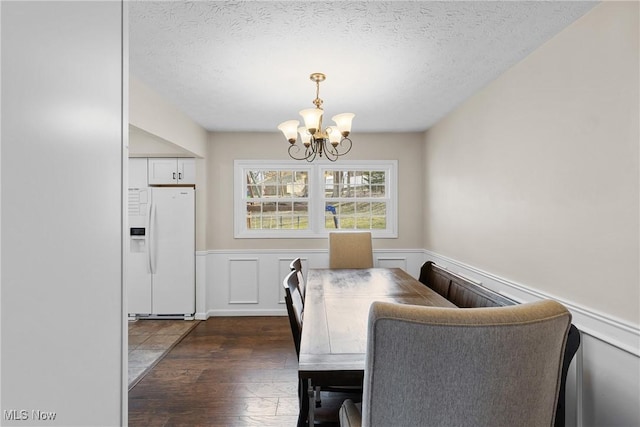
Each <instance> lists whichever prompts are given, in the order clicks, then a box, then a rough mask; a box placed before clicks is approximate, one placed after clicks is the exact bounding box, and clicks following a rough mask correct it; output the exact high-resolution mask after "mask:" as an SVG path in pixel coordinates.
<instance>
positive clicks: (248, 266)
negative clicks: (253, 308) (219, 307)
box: [229, 258, 260, 304]
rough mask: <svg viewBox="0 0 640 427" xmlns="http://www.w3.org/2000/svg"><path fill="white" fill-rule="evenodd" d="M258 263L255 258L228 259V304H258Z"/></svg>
mask: <svg viewBox="0 0 640 427" xmlns="http://www.w3.org/2000/svg"><path fill="white" fill-rule="evenodd" d="M258 270H259V261H258V259H257V258H245V259H243V258H230V259H229V279H230V280H229V304H258V303H259V302H260V300H259V292H258V289H259V287H258V277H259V274H258V273H259V271H258Z"/></svg>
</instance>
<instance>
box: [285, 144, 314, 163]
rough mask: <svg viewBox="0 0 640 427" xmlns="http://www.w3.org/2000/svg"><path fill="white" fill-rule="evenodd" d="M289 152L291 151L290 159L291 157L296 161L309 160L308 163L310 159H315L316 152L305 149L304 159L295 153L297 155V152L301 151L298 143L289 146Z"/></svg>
mask: <svg viewBox="0 0 640 427" xmlns="http://www.w3.org/2000/svg"><path fill="white" fill-rule="evenodd" d="M288 151H289V157H291V158H292V159H294V160H307V161H310V160H309V158H310V157H311V158H312V159H313V158H315V152H314V151H313V150H311V149H310V148H309V147H307V148H305V150H304V156H302V157H298V156H296V155H295V154H294V153H297V152H299V151H301V149H300V145H298V144H297V143H295V144H291V145H289V150H288Z"/></svg>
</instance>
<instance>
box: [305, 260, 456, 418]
mask: <svg viewBox="0 0 640 427" xmlns="http://www.w3.org/2000/svg"><path fill="white" fill-rule="evenodd" d="M374 301H386V302H394V303H400V304H413V305H421V306H434V307H451V308H456V306H455V305H454V304H452V303H451V302H449V301H448V300H447V299H445V298H444V297H442V296H441V295H440V294H438V293H437V292H435V291H433V290H431V289H430V288H428V287H427V286H425V285H424V284H422V283H420V282H419V281H417V280H416V279H415V278H413V277H412V276H411V275H409V274H408V273H407V272H405V271H404V270H402V269H400V268H367V269H309V271H308V273H307V282H306V293H305V301H304V317H303V323H302V338H301V342H300V356H299V360H298V374H299V377H300V379H301V380H305V381H306V382H308V384H309V387H308V388H307V389H306V390H304V393H303V394H304V396H303V398H302V401H301V405H302V406H303V409H302V411H307V412H308V419H309V425H312V422H313V417H314V414H313V408H314V406H315V405H314V404H309V402H310V401H313V399H314V389H315V387H316V386H362V379H363V377H364V366H365V357H366V349H367V326H368V318H369V308H370V307H371V304H372V303H373V302H374Z"/></svg>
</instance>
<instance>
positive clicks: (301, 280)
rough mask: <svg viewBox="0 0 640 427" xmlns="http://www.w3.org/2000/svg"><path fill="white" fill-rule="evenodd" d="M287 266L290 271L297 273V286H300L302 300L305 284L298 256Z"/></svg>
mask: <svg viewBox="0 0 640 427" xmlns="http://www.w3.org/2000/svg"><path fill="white" fill-rule="evenodd" d="M289 268H290V269H291V270H292V271H295V272H296V273H297V275H298V284H299V288H300V295H302V302H304V298H305V293H306V287H307V284H306V282H305V280H304V275H303V274H302V261H301V260H300V258H299V257H298V258H296V259H294V260H293V261H291V264H289Z"/></svg>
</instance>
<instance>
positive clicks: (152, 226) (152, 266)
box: [149, 203, 158, 274]
mask: <svg viewBox="0 0 640 427" xmlns="http://www.w3.org/2000/svg"><path fill="white" fill-rule="evenodd" d="M156 252H157V251H156V205H155V203H151V209H150V212H149V271H150V272H151V274H155V272H156V258H157V256H158V254H157V253H156Z"/></svg>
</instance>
